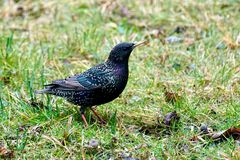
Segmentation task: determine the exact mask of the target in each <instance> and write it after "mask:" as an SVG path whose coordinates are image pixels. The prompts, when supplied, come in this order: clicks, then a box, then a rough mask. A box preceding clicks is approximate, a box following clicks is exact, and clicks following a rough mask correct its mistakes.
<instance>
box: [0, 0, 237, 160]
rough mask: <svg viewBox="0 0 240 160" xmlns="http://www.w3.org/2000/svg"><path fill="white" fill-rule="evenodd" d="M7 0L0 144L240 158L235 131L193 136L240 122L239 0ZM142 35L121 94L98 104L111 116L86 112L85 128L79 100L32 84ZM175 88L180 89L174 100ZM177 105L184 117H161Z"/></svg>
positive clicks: (84, 65)
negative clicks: (219, 136) (215, 137)
mask: <svg viewBox="0 0 240 160" xmlns="http://www.w3.org/2000/svg"><path fill="white" fill-rule="evenodd" d="M0 3H1V7H0V17H1V19H0V29H1V32H0V34H1V36H0V49H1V50H0V80H1V81H0V132H1V134H0V146H4V147H5V148H6V149H7V150H9V151H13V152H14V153H13V154H14V156H15V158H18V159H19V158H20V159H33V158H35V159H40V158H44V159H65V158H69V159H84V158H86V159H90V158H92V159H109V158H111V159H121V158H124V157H125V158H126V157H131V158H139V159H148V158H151V159H154V158H155V159H167V158H169V159H226V158H229V159H238V158H239V156H240V155H239V152H240V146H239V143H237V142H236V141H234V140H233V139H231V138H230V139H228V140H227V141H224V142H222V143H218V144H216V143H213V142H211V140H205V141H203V142H191V141H190V140H189V139H191V137H193V136H194V135H197V134H198V133H199V127H200V125H201V124H206V125H208V126H209V127H211V128H213V129H214V130H216V131H221V130H225V129H228V128H229V127H232V126H235V127H239V126H240V116H239V113H240V50H239V45H238V44H237V37H238V36H239V41H240V35H239V34H240V30H239V29H240V28H239V26H240V16H239V7H240V1H238V0H232V1H221V2H220V1H211V0H208V1H200V0H199V1H180V0H173V1H163V0H159V1H158V0H152V1H147V0H146V1H125V0H119V1H111V0H101V1H93V0H82V1H79V2H76V1H73V0H70V1H67V0H60V1H51V2H47V1H34V2H31V1H19V2H17V3H14V2H13V1H1V2H0ZM169 36H177V37H179V38H181V41H180V42H176V43H166V38H167V37H169ZM144 39H149V40H150V43H149V45H148V46H145V47H141V48H138V49H136V50H135V51H134V52H133V54H132V55H131V58H130V62H129V67H130V78H129V81H128V85H127V87H126V89H125V90H124V92H123V94H122V95H121V97H119V98H118V99H116V100H114V101H113V102H111V103H108V104H105V105H102V106H99V107H97V110H98V112H99V113H100V114H101V115H102V116H103V117H104V118H105V119H106V120H107V121H108V124H107V125H106V126H101V125H100V124H98V122H97V121H96V119H95V117H93V116H92V113H88V114H87V120H88V121H89V123H90V127H89V128H87V129H85V128H84V127H83V123H82V120H81V117H80V116H79V113H78V109H77V107H76V106H73V105H71V104H69V103H67V102H66V101H64V100H63V99H61V98H56V97H53V96H41V95H40V96H37V97H36V96H35V95H34V93H33V92H34V90H36V89H40V88H42V87H43V84H46V83H49V82H51V81H52V80H54V79H58V78H64V77H66V76H68V75H73V74H75V73H80V72H82V71H84V70H86V69H88V68H90V67H91V66H93V65H95V64H97V63H100V62H103V61H104V60H105V59H106V58H107V56H108V53H109V51H110V49H111V48H112V47H113V46H114V45H115V44H117V43H118V42H122V41H129V42H132V41H140V40H144ZM239 43H240V42H239ZM167 92H169V93H170V92H171V93H172V94H175V95H178V96H179V97H180V98H176V102H174V103H170V102H168V98H169V97H167V95H166V93H167ZM41 102H42V103H43V105H41ZM36 103H39V104H36ZM174 110H175V111H177V113H178V114H179V116H180V121H179V122H178V123H176V124H175V125H174V126H172V127H170V128H167V127H158V126H159V123H160V122H161V121H162V119H163V116H164V115H165V114H166V113H168V112H171V111H174ZM96 146H97V147H96Z"/></svg>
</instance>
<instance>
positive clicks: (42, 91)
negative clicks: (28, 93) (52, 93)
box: [34, 88, 49, 94]
mask: <svg viewBox="0 0 240 160" xmlns="http://www.w3.org/2000/svg"><path fill="white" fill-rule="evenodd" d="M48 92H49V89H48V88H45V89H42V90H36V91H35V92H34V93H35V94H43V93H48Z"/></svg>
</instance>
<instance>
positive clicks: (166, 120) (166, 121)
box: [163, 111, 180, 126]
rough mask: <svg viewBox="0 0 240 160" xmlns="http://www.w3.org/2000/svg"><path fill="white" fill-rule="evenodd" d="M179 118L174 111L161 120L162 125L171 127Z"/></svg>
mask: <svg viewBox="0 0 240 160" xmlns="http://www.w3.org/2000/svg"><path fill="white" fill-rule="evenodd" d="M179 119H180V117H179V115H178V114H177V112H176V111H173V112H170V113H167V114H166V116H165V117H164V119H163V124H165V125H166V126H171V125H172V124H173V123H174V122H177V121H179Z"/></svg>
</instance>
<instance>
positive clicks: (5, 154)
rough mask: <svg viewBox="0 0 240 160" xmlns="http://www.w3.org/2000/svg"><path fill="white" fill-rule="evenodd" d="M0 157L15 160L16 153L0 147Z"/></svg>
mask: <svg viewBox="0 0 240 160" xmlns="http://www.w3.org/2000/svg"><path fill="white" fill-rule="evenodd" d="M0 157H1V158H3V159H6V158H10V159H11V158H14V152H13V151H10V150H7V149H6V148H5V147H0Z"/></svg>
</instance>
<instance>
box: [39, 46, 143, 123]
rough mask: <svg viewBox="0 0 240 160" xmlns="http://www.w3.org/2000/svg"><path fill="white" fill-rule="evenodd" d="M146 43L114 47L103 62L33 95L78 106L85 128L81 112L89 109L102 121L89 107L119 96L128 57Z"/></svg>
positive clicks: (123, 82) (54, 82) (124, 81)
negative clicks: (61, 100)
mask: <svg viewBox="0 0 240 160" xmlns="http://www.w3.org/2000/svg"><path fill="white" fill-rule="evenodd" d="M146 43H147V41H144V42H140V43H127V42H124V43H120V44H117V45H116V46H115V47H114V48H113V49H112V50H111V52H110V54H109V57H108V59H107V60H106V61H105V62H104V63H101V64H98V65H96V66H94V67H92V68H90V69H88V70H87V71H85V72H83V73H81V74H77V75H74V76H70V77H68V78H65V79H59V80H55V81H52V83H51V84H47V85H45V88H44V89H43V90H37V91H36V92H35V93H36V94H43V93H46V94H51V95H55V96H59V97H63V98H65V99H66V100H67V101H69V102H71V103H73V104H75V105H78V106H80V113H81V116H82V119H83V122H84V123H85V126H88V124H87V121H86V118H85V116H84V112H85V110H86V108H88V107H89V108H90V109H91V110H92V111H93V113H94V115H95V116H97V118H98V119H99V120H100V121H102V122H104V121H103V120H102V118H101V117H100V116H98V114H97V113H96V112H95V110H94V109H93V108H92V107H93V106H96V105H101V104H104V103H108V102H110V101H112V100H114V99H115V98H117V97H118V96H119V95H120V94H121V93H122V91H123V90H124V88H125V86H126V84H127V81H128V59H129V56H130V54H131V52H132V51H133V49H134V48H135V47H137V46H140V45H144V44H146Z"/></svg>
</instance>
